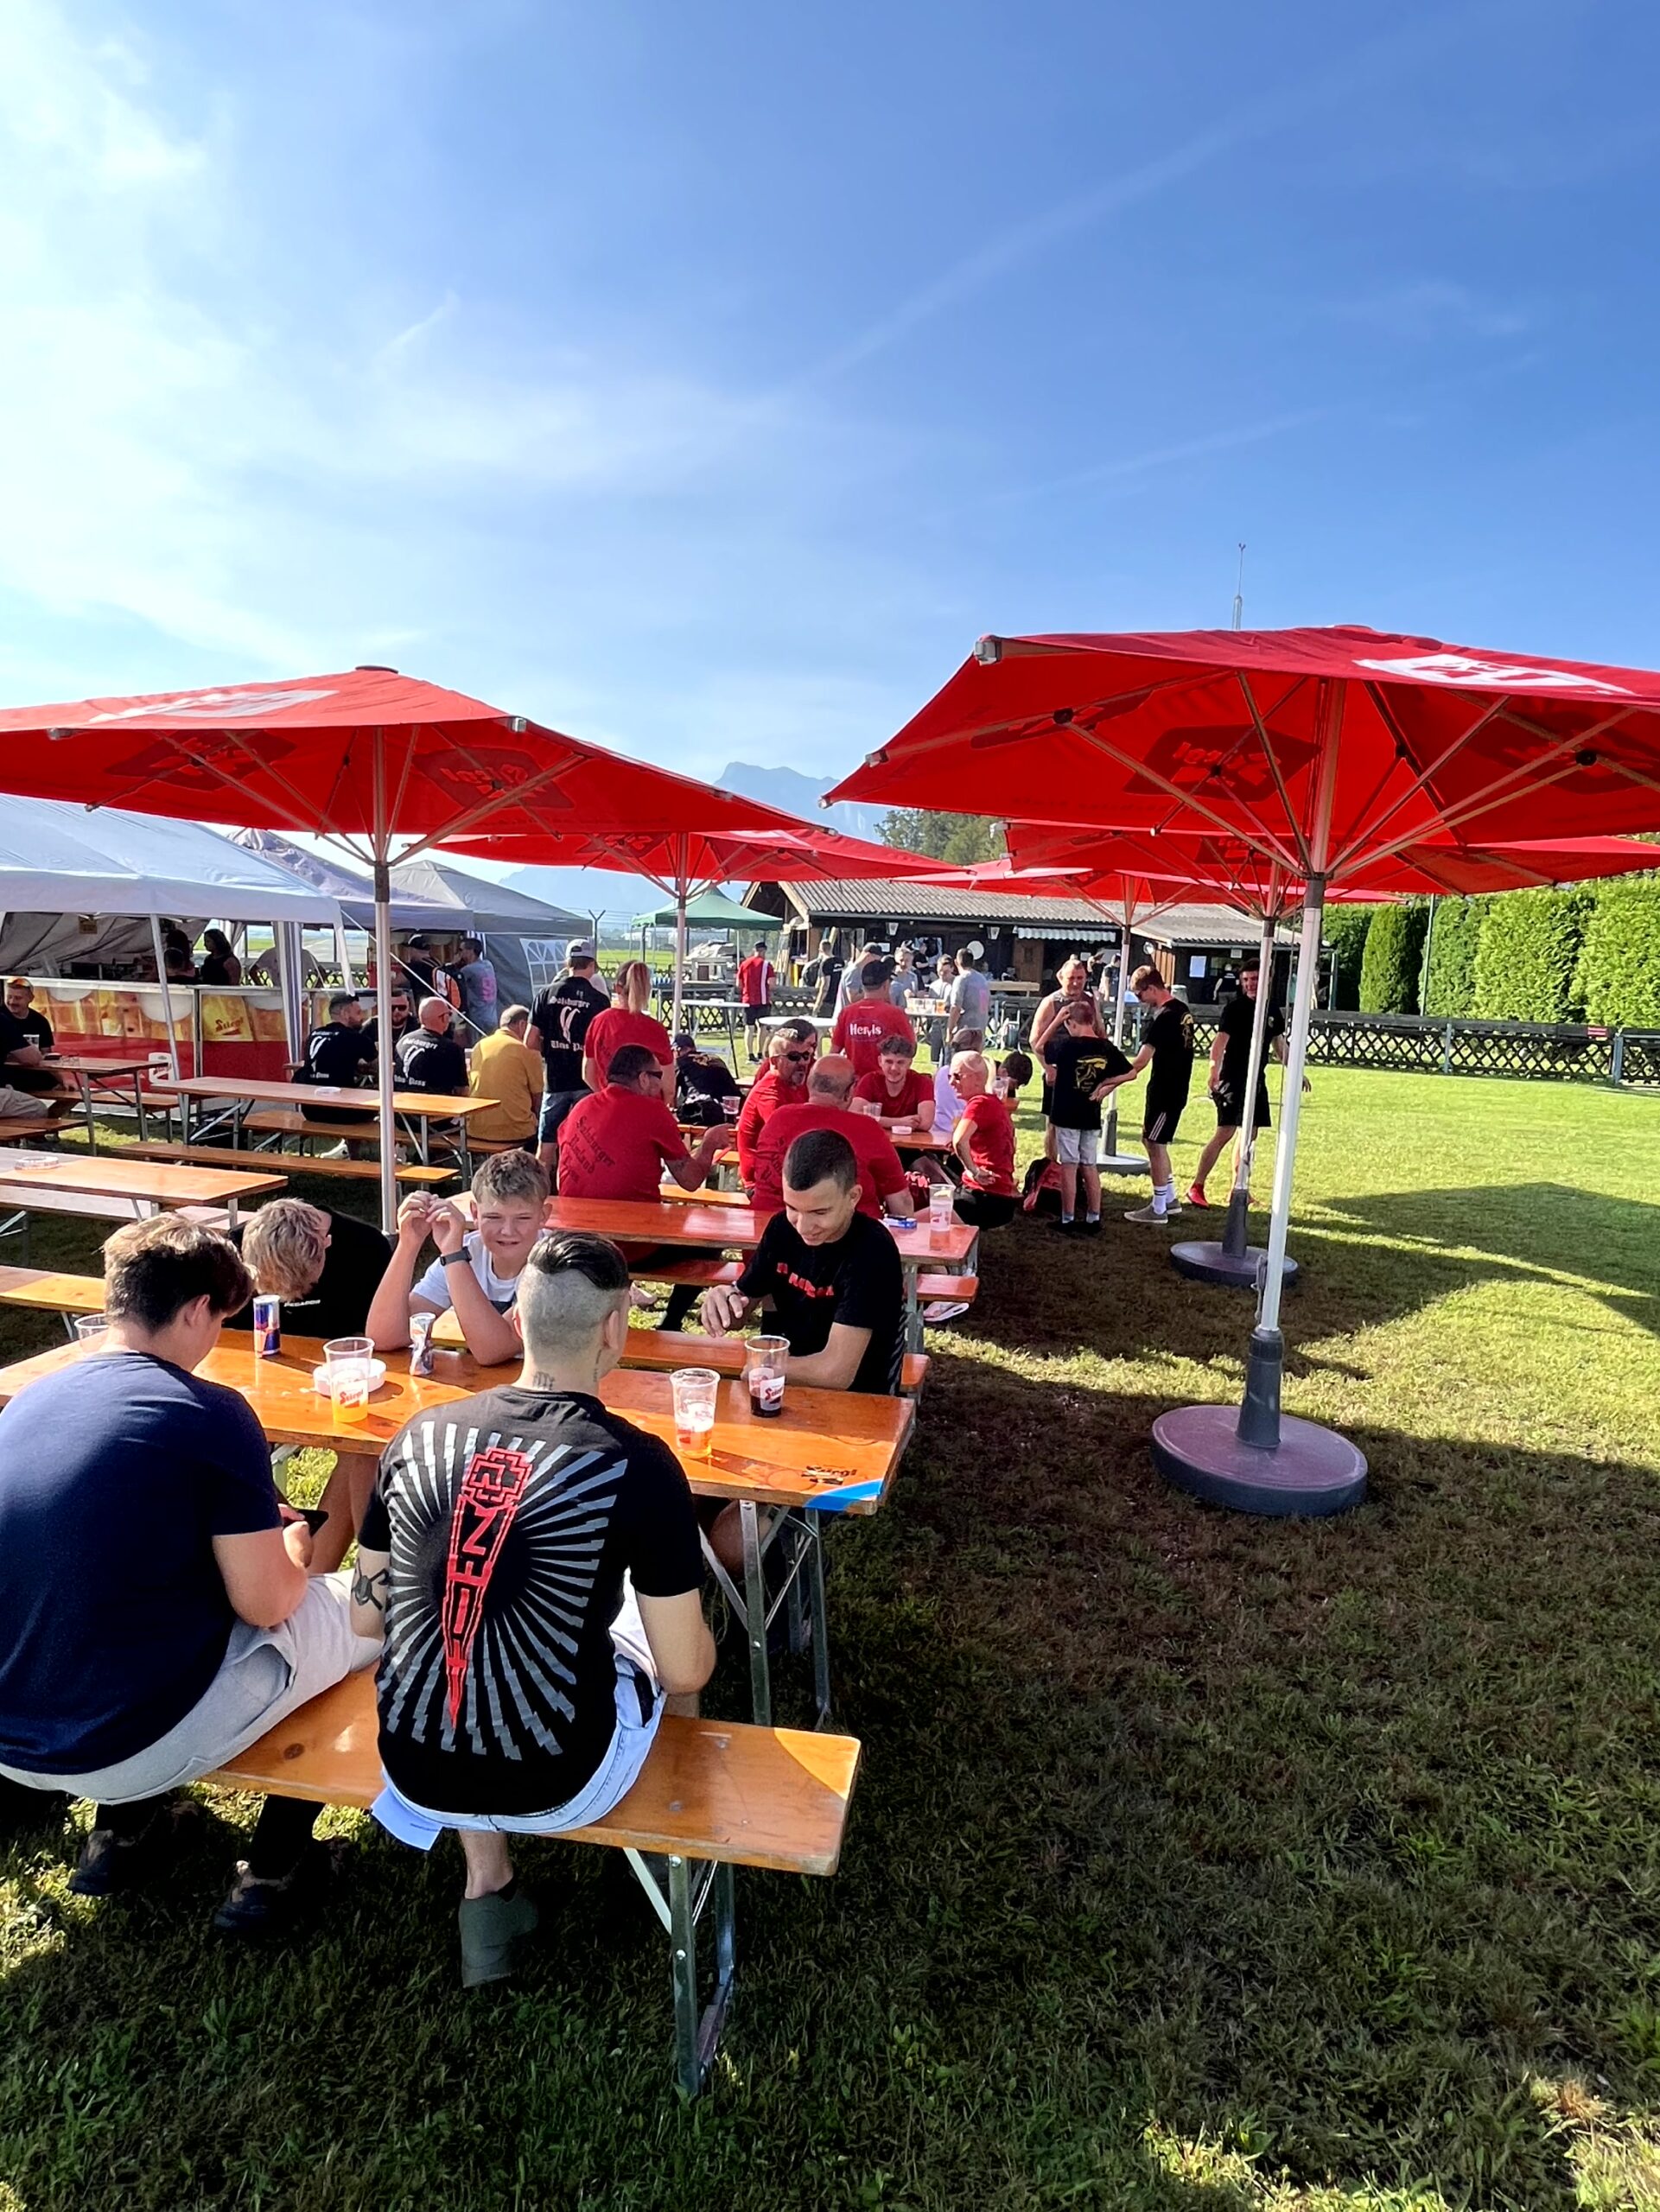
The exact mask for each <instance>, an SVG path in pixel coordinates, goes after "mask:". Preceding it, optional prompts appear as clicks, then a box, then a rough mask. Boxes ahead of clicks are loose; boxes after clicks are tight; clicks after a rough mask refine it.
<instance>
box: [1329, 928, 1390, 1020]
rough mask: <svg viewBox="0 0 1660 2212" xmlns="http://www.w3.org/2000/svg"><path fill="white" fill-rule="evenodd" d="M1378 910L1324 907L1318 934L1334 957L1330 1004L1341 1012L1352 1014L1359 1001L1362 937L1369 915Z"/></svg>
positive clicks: (1363, 939) (1365, 934) (1363, 951)
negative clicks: (1334, 969)
mask: <svg viewBox="0 0 1660 2212" xmlns="http://www.w3.org/2000/svg"><path fill="white" fill-rule="evenodd" d="M1381 911H1382V910H1381V908H1379V907H1377V906H1328V907H1327V908H1326V919H1325V922H1324V923H1323V925H1322V934H1323V935H1324V937H1325V939H1326V944H1328V945H1329V946H1330V947H1331V949H1332V952H1333V953H1335V955H1336V956H1337V958H1336V963H1335V964H1336V969H1337V974H1336V978H1335V982H1334V986H1333V989H1332V1007H1334V1008H1337V1009H1340V1010H1341V1011H1342V1012H1344V1013H1345V1014H1352V1013H1353V1012H1354V1011H1355V1010H1356V1008H1357V1007H1358V1006H1359V1004H1360V964H1361V962H1362V959H1363V958H1364V955H1365V950H1366V937H1367V933H1368V931H1370V930H1371V925H1372V916H1373V915H1374V914H1376V913H1378V912H1381Z"/></svg>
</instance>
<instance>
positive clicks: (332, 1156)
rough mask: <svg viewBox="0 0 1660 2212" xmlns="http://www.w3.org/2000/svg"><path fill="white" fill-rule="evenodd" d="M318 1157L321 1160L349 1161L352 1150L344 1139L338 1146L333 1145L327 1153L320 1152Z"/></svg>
mask: <svg viewBox="0 0 1660 2212" xmlns="http://www.w3.org/2000/svg"><path fill="white" fill-rule="evenodd" d="M317 1157H318V1159H319V1160H349V1159H350V1158H351V1157H352V1148H351V1147H350V1146H349V1145H348V1144H347V1141H346V1139H345V1138H344V1137H342V1138H341V1139H340V1142H339V1143H338V1144H331V1145H330V1146H329V1147H328V1151H327V1152H320V1153H319V1154H317Z"/></svg>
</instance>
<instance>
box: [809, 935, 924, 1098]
mask: <svg viewBox="0 0 1660 2212" xmlns="http://www.w3.org/2000/svg"><path fill="white" fill-rule="evenodd" d="M859 989H860V995H859V997H857V998H856V999H849V1001H848V1003H847V1005H846V1006H844V1007H843V1008H842V1011H841V1012H840V1014H837V1015H836V1027H835V1029H834V1031H833V1032H832V1033H831V1036H830V1050H831V1052H845V1053H846V1054H847V1056H848V1058H849V1059H850V1060H851V1061H852V1063H853V1071H854V1074H855V1076H862V1075H875V1072H876V1070H877V1068H878V1066H879V1065H881V1049H882V1040H883V1039H884V1038H887V1037H908V1038H909V1039H910V1040H911V1044H912V1047H913V1049H914V1048H915V1046H916V1041H917V1033H916V1031H915V1030H914V1029H913V1027H911V1017H910V1015H909V1014H903V1013H901V1012H900V1008H899V1007H896V1006H895V1005H894V1001H893V1000H892V999H890V998H889V997H888V995H887V962H886V961H884V960H867V961H866V963H865V964H864V966H863V967H862V969H860V971H859Z"/></svg>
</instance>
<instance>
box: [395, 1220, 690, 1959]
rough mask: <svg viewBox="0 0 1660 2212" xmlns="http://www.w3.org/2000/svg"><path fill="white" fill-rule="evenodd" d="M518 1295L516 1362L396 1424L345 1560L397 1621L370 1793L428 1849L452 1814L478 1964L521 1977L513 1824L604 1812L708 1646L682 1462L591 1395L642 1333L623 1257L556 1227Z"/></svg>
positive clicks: (465, 1943) (551, 1826) (471, 1947)
mask: <svg viewBox="0 0 1660 2212" xmlns="http://www.w3.org/2000/svg"><path fill="white" fill-rule="evenodd" d="M514 1313H515V1317H516V1325H517V1327H518V1331H519V1332H520V1334H521V1336H522V1337H523V1339H524V1344H525V1363H524V1367H523V1369H522V1370H521V1372H520V1375H519V1377H518V1382H517V1383H514V1384H512V1385H510V1386H508V1387H507V1388H506V1389H496V1390H486V1391H483V1392H481V1393H480V1395H478V1396H476V1397H472V1398H463V1399H461V1400H459V1401H457V1402H455V1403H454V1404H452V1405H448V1406H442V1407H437V1408H433V1409H432V1410H430V1411H429V1412H426V1413H423V1414H417V1415H416V1417H415V1419H414V1420H413V1421H410V1423H409V1424H408V1426H407V1427H405V1428H404V1430H403V1431H402V1432H401V1433H399V1434H398V1436H397V1437H395V1438H394V1439H393V1440H392V1442H391V1445H389V1446H388V1447H387V1449H386V1452H385V1456H384V1458H383V1459H382V1460H381V1463H380V1471H379V1473H378V1476H377V1478H376V1481H375V1486H374V1491H373V1493H372V1497H371V1498H370V1500H369V1505H368V1510H367V1511H366V1514H365V1516H364V1522H363V1531H362V1536H361V1540H360V1542H359V1551H358V1563H357V1572H356V1573H355V1574H354V1576H353V1584H352V1606H353V1626H354V1627H355V1628H356V1629H357V1631H358V1633H359V1635H360V1636H364V1637H371V1638H374V1639H377V1640H378V1639H381V1638H383V1637H384V1639H385V1650H384V1654H383V1656H382V1658H381V1662H380V1672H379V1678H378V1700H379V1707H380V1758H381V1764H382V1767H383V1768H384V1770H385V1776H386V1781H387V1785H388V1786H387V1788H386V1789H385V1790H384V1791H383V1792H382V1794H381V1796H380V1797H379V1798H378V1800H377V1802H376V1803H375V1807H374V1812H375V1815H376V1817H377V1819H378V1820H379V1821H381V1823H382V1825H383V1826H384V1827H386V1828H388V1829H389V1830H390V1831H391V1834H394V1835H396V1836H398V1837H400V1838H401V1839H402V1840H404V1842H406V1843H412V1844H414V1845H415V1846H416V1847H417V1848H419V1849H423V1850H424V1849H427V1848H429V1847H430V1845H431V1844H432V1843H433V1842H434V1841H435V1840H436V1838H437V1836H438V1835H439V1834H441V1833H442V1830H443V1829H444V1828H446V1827H453V1828H456V1829H458V1830H459V1831H460V1833H461V1847H462V1850H463V1852H464V1853H465V1854H466V1859H467V1894H466V1897H465V1899H464V1901H463V1903H462V1905H461V1980H462V1982H463V1985H464V1986H467V1987H469V1988H471V1987H474V1986H476V1985H477V1984H479V1983H480V1982H487V1981H500V1980H506V1978H507V1976H508V1975H509V1974H511V1973H512V1967H513V1954H514V1951H515V1948H516V1947H517V1945H518V1942H519V1939H520V1938H521V1937H523V1936H527V1935H528V1934H529V1933H530V1932H531V1929H533V1928H534V1927H535V1926H536V1923H537V1913H536V1908H535V1906H534V1905H533V1904H531V1901H530V1899H529V1898H528V1897H524V1896H522V1895H520V1894H519V1892H518V1885H517V1884H516V1882H515V1881H514V1878H513V1870H512V1862H511V1860H510V1859H509V1856H508V1849H507V1841H506V1837H507V1834H537V1835H545V1834H556V1833H557V1832H558V1831H559V1830H560V1829H562V1828H571V1827H583V1826H585V1825H587V1824H588V1823H589V1822H591V1821H598V1820H602V1819H603V1818H604V1816H605V1815H606V1814H607V1813H608V1812H609V1811H610V1810H611V1808H612V1807H613V1806H614V1805H615V1804H616V1803H617V1802H619V1800H620V1798H621V1797H622V1796H624V1795H625V1794H626V1791H627V1790H628V1789H629V1788H630V1786H631V1785H632V1783H633V1781H634V1779H635V1777H636V1776H637V1775H638V1774H639V1770H640V1768H641V1766H642V1765H643V1764H645V1760H646V1754H647V1752H648V1751H650V1749H651V1746H652V1739H653V1738H654V1737H655V1734H656V1732H657V1726H658V1720H659V1719H660V1717H661V1715H662V1712H663V1708H664V1702H665V1696H666V1695H667V1694H681V1695H695V1694H696V1691H697V1690H698V1689H700V1688H702V1686H703V1683H704V1682H706V1681H708V1679H709V1675H710V1673H711V1672H712V1671H713V1669H714V1665H715V1644H714V1640H713V1638H712V1637H710V1635H709V1629H708V1627H707V1625H706V1624H705V1622H704V1619H703V1603H702V1596H701V1592H702V1585H703V1557H702V1554H701V1550H700V1548H699V1545H698V1541H697V1523H696V1518H695V1516H694V1514H693V1511H692V1503H691V1493H690V1491H689V1489H688V1488H687V1485H686V1478H685V1476H684V1473H683V1472H682V1471H681V1469H680V1467H679V1465H678V1464H677V1461H676V1459H675V1458H674V1455H673V1453H672V1452H670V1450H669V1449H668V1447H667V1446H666V1445H664V1444H660V1443H658V1440H656V1438H655V1437H652V1436H648V1435H646V1433H644V1432H643V1431H641V1430H639V1429H637V1428H634V1427H631V1426H630V1424H629V1423H628V1422H627V1421H624V1420H622V1419H621V1418H620V1416H619V1415H617V1414H612V1413H608V1412H607V1410H606V1408H605V1407H604V1406H603V1405H602V1404H601V1402H600V1399H599V1395H598V1391H599V1386H600V1382H601V1377H602V1376H606V1375H607V1374H608V1373H609V1372H610V1371H611V1370H612V1369H613V1368H614V1366H615V1365H616V1364H617V1362H618V1360H619V1359H620V1357H621V1356H622V1353H623V1351H624V1349H625V1347H626V1343H627V1334H628V1268H627V1263H626V1261H625V1260H624V1259H623V1257H622V1255H621V1254H620V1252H619V1251H618V1249H617V1248H616V1246H615V1245H614V1244H613V1243H610V1242H609V1241H608V1240H607V1238H605V1237H603V1236H577V1235H573V1234H570V1233H569V1232H567V1233H563V1234H558V1235H555V1236H544V1237H543V1238H542V1239H541V1240H540V1242H539V1243H537V1244H536V1245H535V1246H534V1247H533V1249H532V1250H531V1255H530V1258H529V1259H528V1260H527V1261H526V1262H525V1268H524V1270H523V1273H522V1274H521V1275H520V1277H519V1288H518V1301H517V1304H516V1306H515V1308H514ZM625 1575H626V1576H627V1577H628V1579H629V1583H630V1584H631V1585H632V1587H631V1588H627V1589H626V1588H625V1586H624V1577H625Z"/></svg>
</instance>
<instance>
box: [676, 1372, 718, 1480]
mask: <svg viewBox="0 0 1660 2212" xmlns="http://www.w3.org/2000/svg"><path fill="white" fill-rule="evenodd" d="M669 1386H670V1389H671V1391H672V1393H673V1395H674V1440H675V1444H676V1446H677V1448H678V1449H679V1450H680V1451H682V1452H690V1453H691V1454H692V1456H693V1457H694V1458H696V1459H708V1457H709V1446H710V1443H711V1441H712V1440H713V1437H714V1433H715V1402H716V1397H717V1396H718V1395H719V1393H720V1388H721V1378H720V1376H718V1375H717V1374H716V1371H715V1370H714V1369H713V1368H712V1367H677V1368H676V1369H675V1370H674V1371H673V1372H672V1373H671V1376H669Z"/></svg>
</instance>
